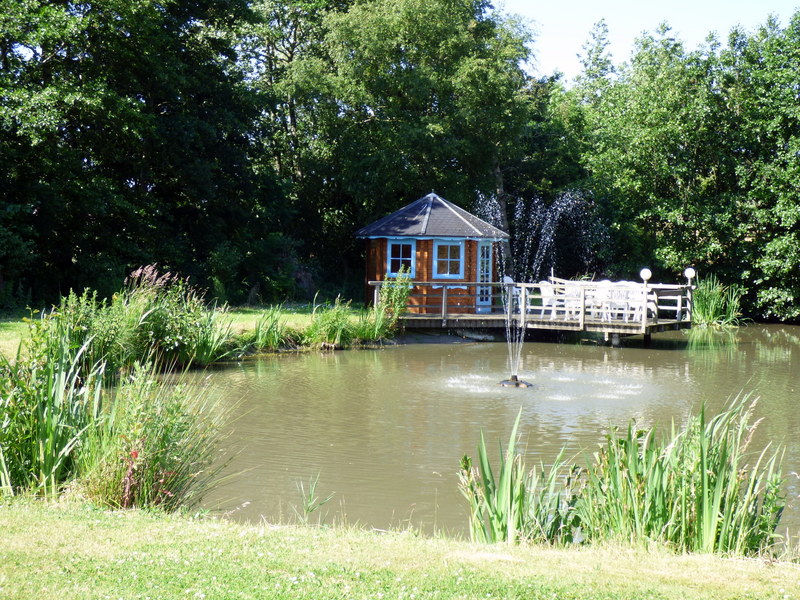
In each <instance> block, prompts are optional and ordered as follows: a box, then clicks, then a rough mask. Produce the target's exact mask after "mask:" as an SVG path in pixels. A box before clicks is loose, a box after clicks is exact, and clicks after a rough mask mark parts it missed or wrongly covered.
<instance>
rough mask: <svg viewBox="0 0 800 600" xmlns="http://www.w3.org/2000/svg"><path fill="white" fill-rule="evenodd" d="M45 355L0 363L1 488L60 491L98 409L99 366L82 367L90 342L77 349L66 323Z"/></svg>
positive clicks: (5, 491) (40, 492)
mask: <svg viewBox="0 0 800 600" xmlns="http://www.w3.org/2000/svg"><path fill="white" fill-rule="evenodd" d="M59 323H60V325H59V327H57V328H56V329H55V332H54V335H53V339H52V340H51V341H50V343H49V345H48V350H49V354H48V355H31V356H28V357H26V358H25V359H24V360H23V359H22V358H21V357H20V355H19V354H18V355H17V360H16V361H14V362H13V363H11V362H10V361H8V360H7V359H5V358H2V359H1V360H2V363H0V492H1V493H2V494H4V495H15V494H18V493H20V492H31V493H33V494H35V495H42V496H46V497H54V496H56V495H58V494H59V493H60V491H61V489H62V487H63V485H64V484H65V483H66V481H67V480H68V479H69V478H70V477H71V476H72V474H73V472H74V461H75V456H76V453H77V452H78V451H79V449H80V443H81V440H82V438H83V437H84V435H85V434H86V432H87V431H89V430H91V429H92V428H93V427H95V426H96V424H97V423H98V420H99V418H100V417H99V415H100V413H101V411H102V401H103V392H102V380H103V369H104V367H103V365H102V364H96V365H95V366H93V367H92V368H91V369H88V370H86V369H84V368H82V367H81V363H82V361H83V359H84V353H85V352H86V350H87V348H88V347H89V342H88V341H87V343H85V344H84V345H83V346H81V347H80V348H79V349H78V350H77V351H76V350H75V349H74V348H73V347H72V345H71V339H72V338H71V333H70V332H69V331H67V329H66V327H65V326H64V325H65V324H64V322H59Z"/></svg>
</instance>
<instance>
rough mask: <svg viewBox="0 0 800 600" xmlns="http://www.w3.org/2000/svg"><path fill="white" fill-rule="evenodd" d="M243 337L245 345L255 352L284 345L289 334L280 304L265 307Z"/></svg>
mask: <svg viewBox="0 0 800 600" xmlns="http://www.w3.org/2000/svg"><path fill="white" fill-rule="evenodd" d="M245 339H246V341H245V347H247V348H250V349H252V350H254V351H256V352H275V351H276V350H279V349H280V348H281V347H283V346H284V345H286V344H287V343H288V341H289V335H288V330H287V325H286V319H285V318H284V316H283V309H282V308H281V307H280V306H272V307H270V308H269V309H267V311H266V312H265V313H264V314H263V315H262V317H261V318H260V319H259V320H258V321H257V322H256V325H255V328H254V329H253V330H252V332H251V333H250V334H249V335H248V336H247V337H246V338H245Z"/></svg>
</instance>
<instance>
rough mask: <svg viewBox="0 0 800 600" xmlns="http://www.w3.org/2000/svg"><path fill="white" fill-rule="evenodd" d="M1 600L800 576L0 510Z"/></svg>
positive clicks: (738, 586)
mask: <svg viewBox="0 0 800 600" xmlns="http://www.w3.org/2000/svg"><path fill="white" fill-rule="evenodd" d="M0 530H2V531H3V536H2V542H3V543H2V545H0V597H3V598H13V599H15V600H29V599H30V600H33V599H38V598H49V597H58V598H62V599H65V600H68V599H71V598H75V599H78V598H80V599H81V600H84V599H91V598H98V599H99V598H108V597H112V598H126V599H127V598H145V597H150V598H159V599H162V600H168V599H171V598H206V599H212V598H219V599H226V600H228V599H231V598H270V599H279V598H292V599H294V598H348V599H349V598H386V599H388V598H409V599H410V598H414V599H422V598H470V599H471V598H475V599H477V598H526V599H531V600H536V599H544V598H547V599H550V598H571V599H575V600H583V599H587V600H588V599H590V598H591V599H594V598H606V599H617V598H620V599H622V598H631V599H633V598H636V599H643V598H654V599H655V598H693V599H715V600H717V599H720V600H722V599H733V598H753V599H755V598H758V599H759V600H763V599H773V598H774V599H787V600H788V599H797V598H800V566H798V565H796V564H789V563H776V562H768V561H761V560H742V559H725V558H719V557H713V556H699V555H698V556H676V555H672V554H669V553H668V552H666V551H664V550H662V549H658V548H651V549H648V550H645V549H641V550H631V549H626V548H622V547H603V548H581V549H571V550H564V549H552V548H547V547H508V546H504V545H495V546H481V545H475V544H470V543H465V542H459V541H453V540H444V539H424V538H420V537H418V536H416V535H414V534H413V533H412V532H376V531H366V530H362V529H355V528H323V529H319V528H311V527H295V526H272V525H269V524H261V525H259V526H255V527H254V526H243V525H237V524H234V523H229V522H225V521H217V520H211V519H202V518H201V519H189V518H187V517H181V516H175V515H172V516H170V515H161V514H148V513H144V512H139V511H127V512H123V511H116V512H115V511H105V510H100V509H97V508H92V507H90V506H88V505H82V504H67V505H61V506H54V505H47V504H45V503H43V502H32V501H24V502H13V503H10V504H6V505H4V506H2V507H0Z"/></svg>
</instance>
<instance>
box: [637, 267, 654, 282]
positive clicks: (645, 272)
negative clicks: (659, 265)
mask: <svg viewBox="0 0 800 600" xmlns="http://www.w3.org/2000/svg"><path fill="white" fill-rule="evenodd" d="M652 276H653V273H652V272H651V271H650V269H647V268H644V269H642V270H641V271H639V277H641V278H642V279H644V280H645V281H648V280H649V279H650V278H651V277H652Z"/></svg>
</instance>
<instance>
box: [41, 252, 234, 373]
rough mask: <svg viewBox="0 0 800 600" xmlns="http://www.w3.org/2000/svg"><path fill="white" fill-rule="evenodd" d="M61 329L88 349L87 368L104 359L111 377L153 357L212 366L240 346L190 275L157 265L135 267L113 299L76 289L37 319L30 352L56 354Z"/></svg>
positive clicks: (74, 342) (75, 345) (166, 361)
mask: <svg viewBox="0 0 800 600" xmlns="http://www.w3.org/2000/svg"><path fill="white" fill-rule="evenodd" d="M61 330H63V331H64V332H65V335H67V336H68V339H69V346H70V348H71V349H72V351H73V353H74V352H77V351H78V350H79V349H81V348H83V350H82V352H81V355H82V359H81V365H82V368H83V369H85V370H86V369H90V368H91V366H92V365H93V364H95V363H97V362H99V361H102V362H103V363H104V364H105V365H106V372H107V374H108V375H109V376H114V375H115V374H116V373H118V371H119V370H120V369H123V368H125V367H128V366H130V365H132V364H134V363H136V362H141V361H149V360H151V359H157V360H159V361H161V362H162V363H163V364H175V365H190V364H196V365H208V364H210V363H212V362H215V361H218V360H221V359H222V358H225V357H226V356H228V355H230V354H231V353H232V352H233V350H234V344H233V333H232V331H231V326H230V323H229V322H228V321H227V320H225V319H224V318H223V317H222V313H220V312H219V311H217V310H214V309H213V308H209V307H208V306H206V304H205V302H204V301H203V299H202V297H201V295H200V293H199V292H198V291H197V290H196V289H195V288H193V287H192V286H190V285H189V283H188V282H187V281H186V280H184V279H181V278H179V277H175V276H173V275H172V274H170V273H165V274H163V275H161V274H159V273H158V271H157V269H156V268H155V266H153V265H151V266H148V267H142V268H141V269H137V270H136V271H134V272H133V273H132V274H131V277H130V279H129V280H128V285H127V286H126V288H125V289H123V290H122V291H120V292H119V293H117V294H115V295H114V296H113V298H112V300H111V301H110V302H106V301H104V300H98V297H97V292H94V291H89V290H86V291H84V292H83V293H82V294H81V295H77V294H75V293H74V292H70V294H69V295H68V296H66V297H64V298H62V300H61V302H60V304H59V305H58V306H56V307H54V308H53V309H52V311H50V313H47V314H44V315H42V317H41V318H40V319H38V320H32V321H31V335H30V342H29V351H30V352H31V353H32V354H33V355H37V356H49V355H51V354H52V353H53V352H54V349H53V348H52V347H51V344H52V343H60V342H59V341H58V340H59V338H58V336H57V335H54V332H58V331H61ZM54 340H55V342H54Z"/></svg>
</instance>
